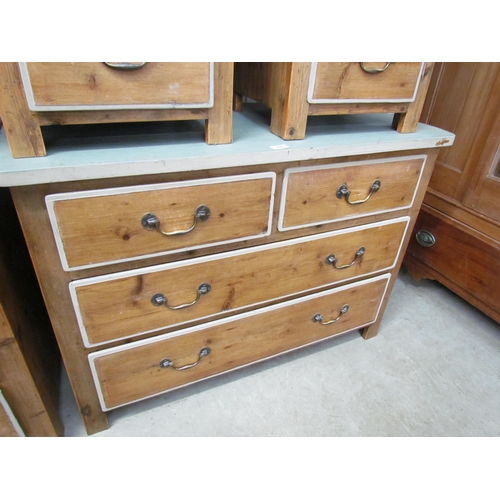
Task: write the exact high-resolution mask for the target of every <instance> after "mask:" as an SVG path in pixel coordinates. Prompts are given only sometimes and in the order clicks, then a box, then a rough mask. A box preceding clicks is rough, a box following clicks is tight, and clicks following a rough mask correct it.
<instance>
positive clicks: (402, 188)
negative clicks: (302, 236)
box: [278, 155, 426, 231]
mask: <svg viewBox="0 0 500 500" xmlns="http://www.w3.org/2000/svg"><path fill="white" fill-rule="evenodd" d="M425 160H426V156H425V155H417V156H411V157H404V158H391V159H387V160H378V161H361V162H350V163H339V164H334V165H323V166H321V167H297V168H290V169H287V170H286V171H285V176H284V181H283V193H282V200H281V207H280V215H279V221H278V229H279V230H280V231H286V230H290V229H297V228H301V227H307V226H315V225H318V224H325V223H328V222H335V221H339V220H344V219H352V218H357V217H363V216H367V215H374V214H378V213H385V212H391V211H394V210H401V209H405V208H410V207H411V206H412V204H413V200H414V198H415V193H416V189H417V187H418V184H419V181H420V177H421V175H422V172H423V169H424V164H425Z"/></svg>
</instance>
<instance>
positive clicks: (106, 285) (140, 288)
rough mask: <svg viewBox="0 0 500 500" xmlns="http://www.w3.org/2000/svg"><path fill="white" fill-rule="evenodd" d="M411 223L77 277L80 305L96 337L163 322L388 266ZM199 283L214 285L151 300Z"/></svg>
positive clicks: (126, 333) (98, 339)
mask: <svg viewBox="0 0 500 500" xmlns="http://www.w3.org/2000/svg"><path fill="white" fill-rule="evenodd" d="M406 226H407V221H399V222H396V223H391V224H387V225H382V226H375V227H371V228H368V229H364V228H363V227H360V228H359V230H357V231H354V232H348V233H341V234H337V233H333V235H331V236H328V237H325V238H321V239H314V240H312V241H305V242H303V241H301V242H300V243H299V242H297V243H295V244H291V245H287V246H277V247H276V248H274V249H268V248H266V247H263V248H262V249H261V250H259V251H257V252H252V253H246V254H242V255H240V254H237V255H236V256H234V257H231V256H228V255H227V254H223V255H222V258H218V259H216V260H209V261H205V260H203V259H202V260H201V261H200V262H199V263H198V264H190V265H188V266H182V267H173V268H170V269H167V270H161V268H162V266H158V267H159V269H158V270H155V268H148V269H145V270H141V271H140V272H139V273H137V274H134V275H133V276H128V277H123V278H119V277H118V276H115V275H108V276H103V277H102V278H101V279H102V280H103V281H100V282H98V283H90V284H85V283H83V284H80V283H78V282H75V287H76V288H75V291H76V297H77V301H78V307H79V310H80V312H81V315H82V321H83V324H84V325H85V331H86V333H87V336H88V339H89V342H90V343H91V344H98V343H102V342H106V341H110V340H116V339H119V338H122V337H128V336H131V335H136V334H139V333H143V332H147V331H152V330H159V329H162V328H166V327H168V326H172V325H175V324H178V323H184V322H187V321H190V320H192V319H199V318H203V317H206V316H211V315H216V314H218V313H221V312H224V311H227V310H231V309H238V308H242V307H245V306H249V305H252V304H259V303H263V302H267V301H271V300H273V299H274V300H276V299H280V298H282V297H286V296H289V295H293V294H298V293H303V292H305V291H307V290H311V289H315V288H318V287H325V286H327V285H333V284H334V283H336V282H339V281H344V280H349V279H352V278H356V277H359V276H363V275H367V274H371V273H374V272H377V271H380V270H382V269H387V268H390V267H391V266H392V265H393V263H394V262H395V259H396V256H397V254H398V250H399V248H400V245H401V241H402V238H403V235H404V232H405V229H406ZM361 247H363V248H365V254H364V255H363V256H362V257H361V258H359V259H358V260H357V261H356V263H355V264H354V265H353V266H351V267H348V268H346V269H335V268H334V267H333V266H332V265H331V264H327V263H326V262H325V260H326V258H327V257H328V255H330V254H332V253H333V254H334V255H335V257H336V258H338V260H339V262H338V263H337V265H338V266H342V265H348V264H350V263H351V262H353V261H354V260H355V259H356V252H357V251H358V250H359V249H360V248H361ZM202 283H208V284H209V285H210V286H211V291H210V292H209V293H208V294H206V295H202V296H201V297H200V299H199V301H198V302H197V303H196V304H195V305H193V306H191V307H188V308H186V309H182V310H169V309H167V308H166V307H165V306H160V307H157V306H154V305H152V303H151V298H152V296H153V295H154V294H155V293H162V294H163V295H164V296H165V297H166V298H167V300H168V304H169V305H172V306H175V305H178V304H185V303H190V302H191V301H193V300H194V299H195V298H196V296H197V294H196V292H197V289H198V287H199V286H200V285H201V284H202Z"/></svg>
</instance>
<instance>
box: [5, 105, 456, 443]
mask: <svg viewBox="0 0 500 500" xmlns="http://www.w3.org/2000/svg"><path fill="white" fill-rule="evenodd" d="M265 112H266V111H265V110H264V111H263V110H262V109H261V108H259V107H258V106H256V107H254V108H252V107H249V109H247V110H246V111H245V112H244V113H243V114H237V115H235V124H236V127H235V131H237V134H239V135H237V137H235V139H237V140H235V143H234V144H231V145H228V146H219V147H218V148H220V150H214V148H210V147H209V146H206V145H204V144H201V145H200V144H198V145H196V146H193V144H192V141H190V140H189V138H188V139H187V140H186V142H185V144H179V145H177V147H176V148H175V150H172V148H170V149H169V148H168V146H155V145H153V146H148V147H143V148H141V151H140V157H138V158H134V157H133V156H134V155H135V154H137V151H136V149H132V148H131V147H130V146H128V145H123V144H121V143H114V144H112V145H111V146H110V149H109V150H107V149H105V148H104V149H103V148H96V149H92V145H89V146H88V149H86V154H85V155H82V156H81V157H79V155H78V154H76V153H75V152H74V151H70V150H66V149H65V148H64V147H63V146H61V148H62V149H61V150H60V152H59V153H60V154H59V157H58V158H57V164H54V162H53V161H52V162H51V160H50V155H49V156H48V157H45V158H37V159H36V160H35V159H30V160H11V163H10V164H9V165H10V167H9V168H10V170H8V171H4V172H3V173H2V175H1V176H0V179H2V182H3V185H9V186H10V187H11V191H12V194H13V198H14V200H15V203H16V207H17V210H18V214H19V217H20V220H21V223H22V226H23V230H24V232H25V237H26V240H27V243H28V245H29V248H30V251H31V255H32V259H33V262H34V265H35V268H36V270H37V274H38V278H39V281H40V284H41V287H42V290H43V293H44V298H45V301H46V304H47V308H48V311H49V314H50V316H51V319H52V323H53V325H54V329H55V331H56V335H57V338H58V342H59V346H60V349H61V352H62V355H63V358H64V361H65V366H66V368H67V371H68V375H69V378H70V381H71V384H72V387H73V390H74V393H75V397H76V400H77V402H78V405H79V407H80V410H81V414H82V417H83V420H84V422H85V425H86V428H87V431H88V432H89V433H95V432H98V431H100V430H103V429H105V428H106V427H107V425H108V424H107V418H106V412H108V411H111V410H113V409H114V408H117V407H120V406H123V405H127V404H131V403H134V402H136V401H139V400H142V399H144V398H149V397H152V396H154V395H157V394H160V393H164V392H166V391H170V390H172V389H175V388H178V387H181V386H185V385H186V384H191V383H194V382H196V381H199V380H202V379H206V378H209V377H213V376H216V375H218V374H221V373H224V372H227V371H229V370H233V369H236V368H240V367H243V366H247V365H249V364H251V363H255V362H258V361H262V360H265V359H267V358H270V357H273V356H276V355H279V354H283V353H286V352H288V351H291V350H293V349H297V348H299V347H302V346H305V345H308V344H311V343H315V342H319V341H321V340H323V339H326V338H330V337H333V336H335V335H340V334H342V333H345V332H348V331H352V330H356V329H359V330H360V331H361V333H362V336H363V337H364V338H365V339H368V338H371V337H373V336H374V335H376V334H377V331H378V329H379V326H380V323H381V320H382V317H383V312H384V310H385V307H386V304H387V301H388V299H389V297H390V292H391V289H392V287H393V285H394V281H395V279H396V276H397V272H398V270H399V267H400V264H401V260H402V257H403V254H404V251H405V249H406V247H407V244H408V238H409V237H410V234H411V231H412V228H413V225H414V222H415V218H416V214H417V212H418V210H419V207H420V204H421V201H422V197H423V194H424V192H425V189H426V186H427V183H428V179H429V177H430V174H431V171H432V168H433V164H434V160H435V157H436V154H437V152H438V150H439V147H442V146H443V145H447V144H451V143H452V142H453V135H451V134H449V133H447V132H444V131H442V130H439V129H436V128H433V127H427V126H424V127H422V130H421V131H419V132H417V133H415V134H413V136H412V138H411V140H410V141H408V140H406V139H405V137H407V136H404V135H402V134H398V133H397V132H395V131H394V130H392V129H391V124H390V119H389V121H387V118H386V117H384V116H377V117H371V121H368V122H366V121H365V120H366V118H363V119H362V118H361V117H352V123H351V125H347V126H346V123H345V122H343V124H342V126H340V127H338V128H337V129H336V130H334V131H333V132H329V133H328V134H326V135H325V134H324V133H323V131H322V130H321V131H320V132H319V133H317V134H315V133H314V126H313V127H312V130H311V134H310V137H309V138H307V139H306V140H304V141H300V142H296V143H293V146H288V145H287V143H285V142H284V141H282V140H281V139H278V138H276V137H275V136H274V135H272V134H270V133H269V131H268V130H267V127H266V126H265V119H266V117H264V116H263V114H262V113H265ZM317 126H318V127H320V129H321V123H318V124H317ZM332 126H333V128H334V129H335V123H333V124H331V123H330V124H329V127H330V128H331V127H332ZM350 127H351V128H350ZM2 142H3V144H2V147H3V150H4V151H5V150H6V145H5V138H4V137H2ZM288 144H289V143H288ZM111 151H112V152H113V154H112V155H110V156H107V155H108V154H109V153H110V152H111ZM5 154H7V153H5ZM131 155H132V158H131ZM108 158H112V159H109V160H108ZM54 161H55V160H54ZM18 162H22V163H18ZM15 167H18V168H20V169H24V171H23V170H18V171H16V170H15ZM36 172H38V177H37V180H36V182H32V179H33V175H34V174H35V173H36Z"/></svg>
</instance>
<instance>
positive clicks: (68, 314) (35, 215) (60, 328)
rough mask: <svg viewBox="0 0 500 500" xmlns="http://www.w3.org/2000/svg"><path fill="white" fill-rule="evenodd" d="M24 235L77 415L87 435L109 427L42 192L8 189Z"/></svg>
mask: <svg viewBox="0 0 500 500" xmlns="http://www.w3.org/2000/svg"><path fill="white" fill-rule="evenodd" d="M11 192H12V197H13V199H14V202H15V205H16V210H17V212H18V214H19V220H20V222H21V225H22V228H23V232H24V237H25V239H26V243H27V245H28V249H29V252H30V256H31V260H32V262H33V266H34V268H35V271H36V274H37V278H38V282H39V284H40V288H41V290H42V294H43V298H44V301H45V305H46V307H47V311H48V313H49V316H50V319H51V322H52V327H53V329H54V333H55V336H56V339H57V343H58V346H59V349H60V352H61V354H62V357H63V361H64V364H65V367H66V370H67V372H68V375H69V380H70V383H71V386H72V388H73V393H74V395H75V398H76V403H77V405H78V408H79V411H80V414H81V416H82V419H83V422H84V424H85V427H86V429H87V432H88V433H89V434H93V433H96V432H99V431H102V430H104V429H107V428H108V420H107V417H106V414H104V413H103V412H102V411H101V409H100V405H99V400H98V398H97V394H96V392H95V386H94V383H93V381H92V375H91V372H90V367H89V364H88V360H87V355H86V353H85V350H84V346H83V343H82V341H81V337H80V332H79V329H78V323H77V321H76V318H75V315H74V312H73V305H72V303H71V299H70V297H69V294H68V292H67V290H68V287H69V282H70V280H71V278H70V276H69V274H68V273H66V272H64V271H63V269H62V267H61V263H60V261H59V258H58V256H57V248H56V244H55V241H54V236H53V234H52V230H51V226H50V222H49V218H48V214H47V210H46V207H45V200H44V196H43V191H42V192H41V193H40V190H38V189H35V190H27V191H24V190H23V189H17V188H16V189H11Z"/></svg>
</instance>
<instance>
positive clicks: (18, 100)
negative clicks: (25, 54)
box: [0, 63, 47, 158]
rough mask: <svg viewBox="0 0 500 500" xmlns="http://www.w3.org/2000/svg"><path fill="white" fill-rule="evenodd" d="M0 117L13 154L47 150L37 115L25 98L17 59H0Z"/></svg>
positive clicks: (40, 153) (41, 153) (36, 153)
mask: <svg viewBox="0 0 500 500" xmlns="http://www.w3.org/2000/svg"><path fill="white" fill-rule="evenodd" d="M0 117H1V118H2V122H3V126H4V128H5V135H6V136H7V141H8V143H9V147H10V151H11V153H12V156H13V157H14V158H29V157H33V156H45V155H46V154H47V153H46V152H45V144H44V142H43V137H42V131H41V129H40V124H39V122H38V118H37V115H36V113H34V112H33V111H31V110H30V109H29V107H28V102H27V101H26V96H25V94H24V90H23V84H22V81H21V73H20V71H19V65H18V64H17V63H0Z"/></svg>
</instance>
